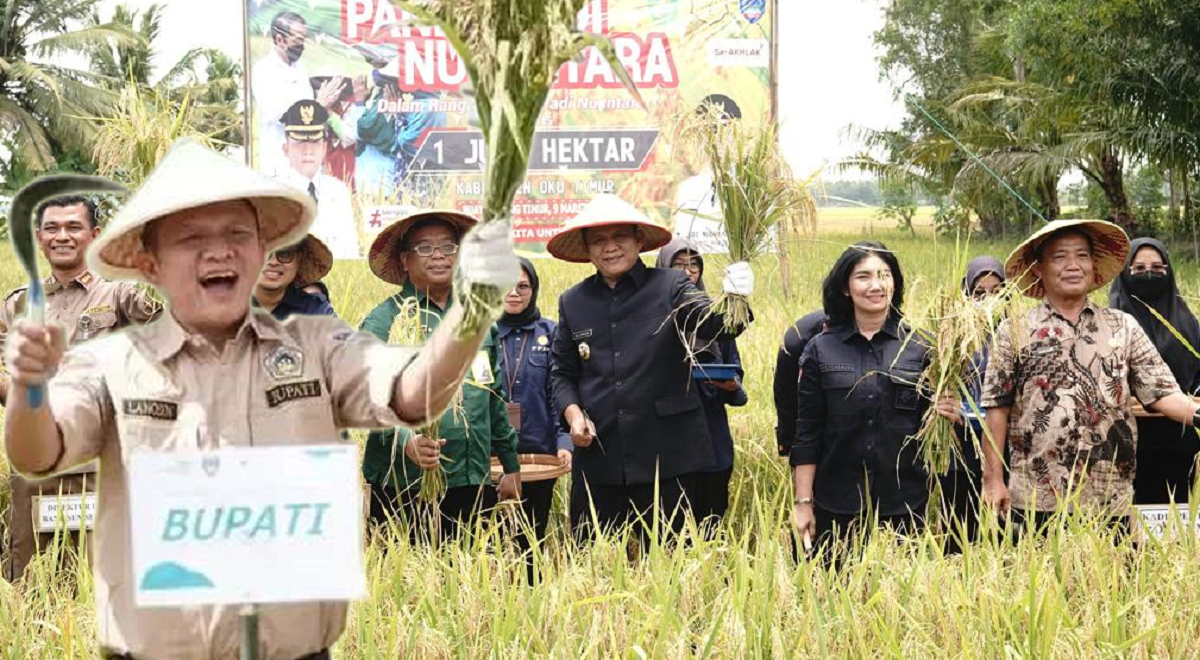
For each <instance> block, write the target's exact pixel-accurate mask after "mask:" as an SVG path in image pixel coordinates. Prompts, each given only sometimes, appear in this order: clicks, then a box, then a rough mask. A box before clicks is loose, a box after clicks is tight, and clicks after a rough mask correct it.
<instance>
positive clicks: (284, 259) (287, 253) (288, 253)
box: [271, 246, 300, 264]
mask: <svg viewBox="0 0 1200 660" xmlns="http://www.w3.org/2000/svg"><path fill="white" fill-rule="evenodd" d="M298 254H300V247H299V246H292V247H285V248H280V249H278V250H275V251H274V252H272V253H271V256H272V257H274V258H275V261H278V262H279V263H281V264H290V263H292V262H293V261H295V260H296V255H298Z"/></svg>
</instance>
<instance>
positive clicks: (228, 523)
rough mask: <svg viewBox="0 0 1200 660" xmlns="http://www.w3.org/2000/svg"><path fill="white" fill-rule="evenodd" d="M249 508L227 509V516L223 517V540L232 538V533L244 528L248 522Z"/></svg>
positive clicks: (236, 507)
mask: <svg viewBox="0 0 1200 660" xmlns="http://www.w3.org/2000/svg"><path fill="white" fill-rule="evenodd" d="M251 513H252V511H251V509H250V507H247V506H235V507H233V508H231V509H229V515H227V516H225V538H229V537H230V536H233V533H234V532H235V531H237V530H238V529H240V528H242V527H245V526H246V524H247V523H249V522H250V514H251Z"/></svg>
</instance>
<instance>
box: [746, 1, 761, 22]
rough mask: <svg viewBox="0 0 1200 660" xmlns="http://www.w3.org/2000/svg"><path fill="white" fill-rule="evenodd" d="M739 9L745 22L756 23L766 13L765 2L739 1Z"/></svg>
mask: <svg viewBox="0 0 1200 660" xmlns="http://www.w3.org/2000/svg"><path fill="white" fill-rule="evenodd" d="M741 9H742V16H745V17H746V20H747V21H750V22H751V23H757V22H759V21H760V20H762V17H763V14H764V13H765V12H766V11H767V0H741Z"/></svg>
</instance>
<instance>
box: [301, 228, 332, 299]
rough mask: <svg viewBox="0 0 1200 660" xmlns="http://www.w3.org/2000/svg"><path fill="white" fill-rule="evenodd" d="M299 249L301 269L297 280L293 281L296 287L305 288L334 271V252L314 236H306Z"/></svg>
mask: <svg viewBox="0 0 1200 660" xmlns="http://www.w3.org/2000/svg"><path fill="white" fill-rule="evenodd" d="M297 249H298V250H299V251H300V254H299V255H298V256H299V258H300V267H299V268H298V269H296V279H295V280H293V281H292V284H294V285H295V286H300V287H303V286H308V285H309V284H312V283H313V282H318V281H320V280H321V279H322V278H324V277H325V276H326V275H328V274H329V271H331V270H333V251H332V250H330V249H329V246H327V245H325V243H323V242H322V241H321V239H319V238H317V237H316V236H314V235H313V234H309V235H308V236H305V237H304V240H302V241H300V243H298V244H297Z"/></svg>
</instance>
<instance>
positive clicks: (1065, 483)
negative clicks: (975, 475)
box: [980, 220, 1197, 528]
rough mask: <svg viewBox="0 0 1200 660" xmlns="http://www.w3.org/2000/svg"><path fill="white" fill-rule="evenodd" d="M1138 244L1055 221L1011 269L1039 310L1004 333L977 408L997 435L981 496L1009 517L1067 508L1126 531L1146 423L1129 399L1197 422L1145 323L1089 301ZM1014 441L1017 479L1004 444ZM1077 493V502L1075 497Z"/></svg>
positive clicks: (1109, 230)
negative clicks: (1140, 424) (1140, 432)
mask: <svg viewBox="0 0 1200 660" xmlns="http://www.w3.org/2000/svg"><path fill="white" fill-rule="evenodd" d="M1128 252H1129V238H1128V237H1127V236H1126V235H1125V232H1124V231H1122V230H1121V228H1120V227H1118V226H1116V225H1114V224H1111V223H1108V222H1103V221H1100V220H1058V221H1055V222H1051V223H1049V224H1047V225H1046V226H1045V227H1043V228H1042V229H1040V230H1039V231H1037V232H1035V233H1034V234H1033V235H1032V236H1030V237H1029V238H1028V239H1026V240H1025V242H1023V243H1021V245H1019V246H1018V247H1017V248H1016V249H1015V250H1013V252H1012V254H1010V255H1009V256H1008V260H1007V262H1006V263H1005V265H1004V268H1005V271H1006V274H1007V276H1008V279H1009V281H1011V282H1015V283H1016V286H1017V287H1018V288H1019V289H1020V290H1021V291H1022V292H1023V293H1024V294H1025V295H1027V296H1030V297H1032V298H1038V299H1040V300H1041V304H1039V305H1038V306H1037V307H1035V308H1034V309H1033V310H1031V311H1030V312H1028V313H1027V314H1025V315H1023V316H1022V317H1019V318H1008V319H1005V320H1004V321H1003V322H1002V323H1001V324H1000V327H999V328H998V329H997V331H996V336H995V341H994V344H993V347H992V351H991V354H990V356H989V362H988V367H987V374H986V377H985V379H984V386H983V393H982V397H981V401H980V406H981V407H982V408H985V409H986V410H987V418H986V421H987V428H988V430H989V432H990V435H991V440H990V441H989V442H985V445H984V456H983V488H984V490H983V496H984V499H985V501H987V502H989V503H990V504H992V505H994V506H996V507H997V508H998V510H999V511H1000V512H1001V513H1005V512H1007V511H1008V510H1009V508H1010V507H1011V509H1012V512H1013V514H1014V518H1016V519H1018V520H1021V519H1024V518H1027V517H1032V518H1033V519H1034V522H1035V524H1037V525H1039V526H1040V525H1041V524H1042V523H1044V522H1045V520H1046V519H1047V518H1048V517H1049V515H1050V514H1051V513H1053V512H1054V511H1055V510H1056V509H1058V508H1059V507H1060V506H1061V505H1063V504H1064V503H1066V502H1068V501H1069V502H1071V503H1072V504H1073V503H1076V502H1077V503H1078V504H1079V505H1080V506H1081V507H1083V508H1085V509H1089V510H1091V511H1093V512H1097V513H1099V514H1100V515H1103V516H1107V517H1109V518H1110V519H1111V520H1112V522H1113V524H1114V525H1116V526H1118V527H1120V528H1126V526H1127V524H1128V519H1127V516H1128V515H1129V514H1130V511H1131V508H1130V507H1131V505H1132V501H1133V473H1134V467H1135V466H1134V457H1135V455H1136V454H1135V449H1136V446H1137V425H1136V424H1135V423H1134V418H1133V410H1132V401H1133V398H1134V397H1136V398H1137V399H1138V400H1139V401H1141V402H1142V404H1143V405H1145V407H1146V409H1147V410H1152V411H1154V412H1158V413H1161V414H1163V415H1165V416H1167V417H1169V418H1171V419H1173V420H1175V421H1177V422H1180V423H1184V424H1194V423H1195V416H1196V409H1197V406H1196V404H1195V403H1193V402H1192V400H1191V399H1190V398H1188V397H1186V396H1184V395H1183V393H1181V392H1180V390H1179V386H1178V385H1177V384H1176V383H1175V378H1174V376H1172V375H1171V370H1170V369H1169V368H1168V367H1167V365H1166V364H1165V363H1164V362H1163V360H1162V358H1161V357H1160V356H1159V354H1158V352H1157V351H1156V350H1155V348H1154V344H1153V343H1151V341H1150V340H1149V338H1147V337H1146V334H1145V333H1144V332H1143V331H1142V328H1141V326H1140V325H1138V322H1137V320H1135V319H1134V318H1133V317H1132V316H1130V315H1128V314H1126V313H1124V312H1121V311H1117V310H1114V309H1108V308H1104V307H1100V306H1098V305H1096V304H1094V303H1092V302H1091V301H1090V300H1088V294H1090V293H1092V292H1093V291H1095V290H1097V289H1099V288H1101V287H1103V286H1104V285H1105V284H1107V283H1108V282H1109V281H1111V280H1112V279H1113V278H1114V277H1116V276H1117V274H1119V273H1120V271H1121V269H1122V268H1123V267H1124V264H1125V257H1126V255H1127V253H1128ZM1006 440H1011V444H1012V447H1011V450H1012V456H1011V465H1010V466H1009V468H1010V477H1009V482H1008V484H1005V483H1004V466H1003V464H1002V459H1001V458H1000V457H1001V456H1003V455H1004V443H1005V441H1006ZM1073 498H1078V499H1073Z"/></svg>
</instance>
